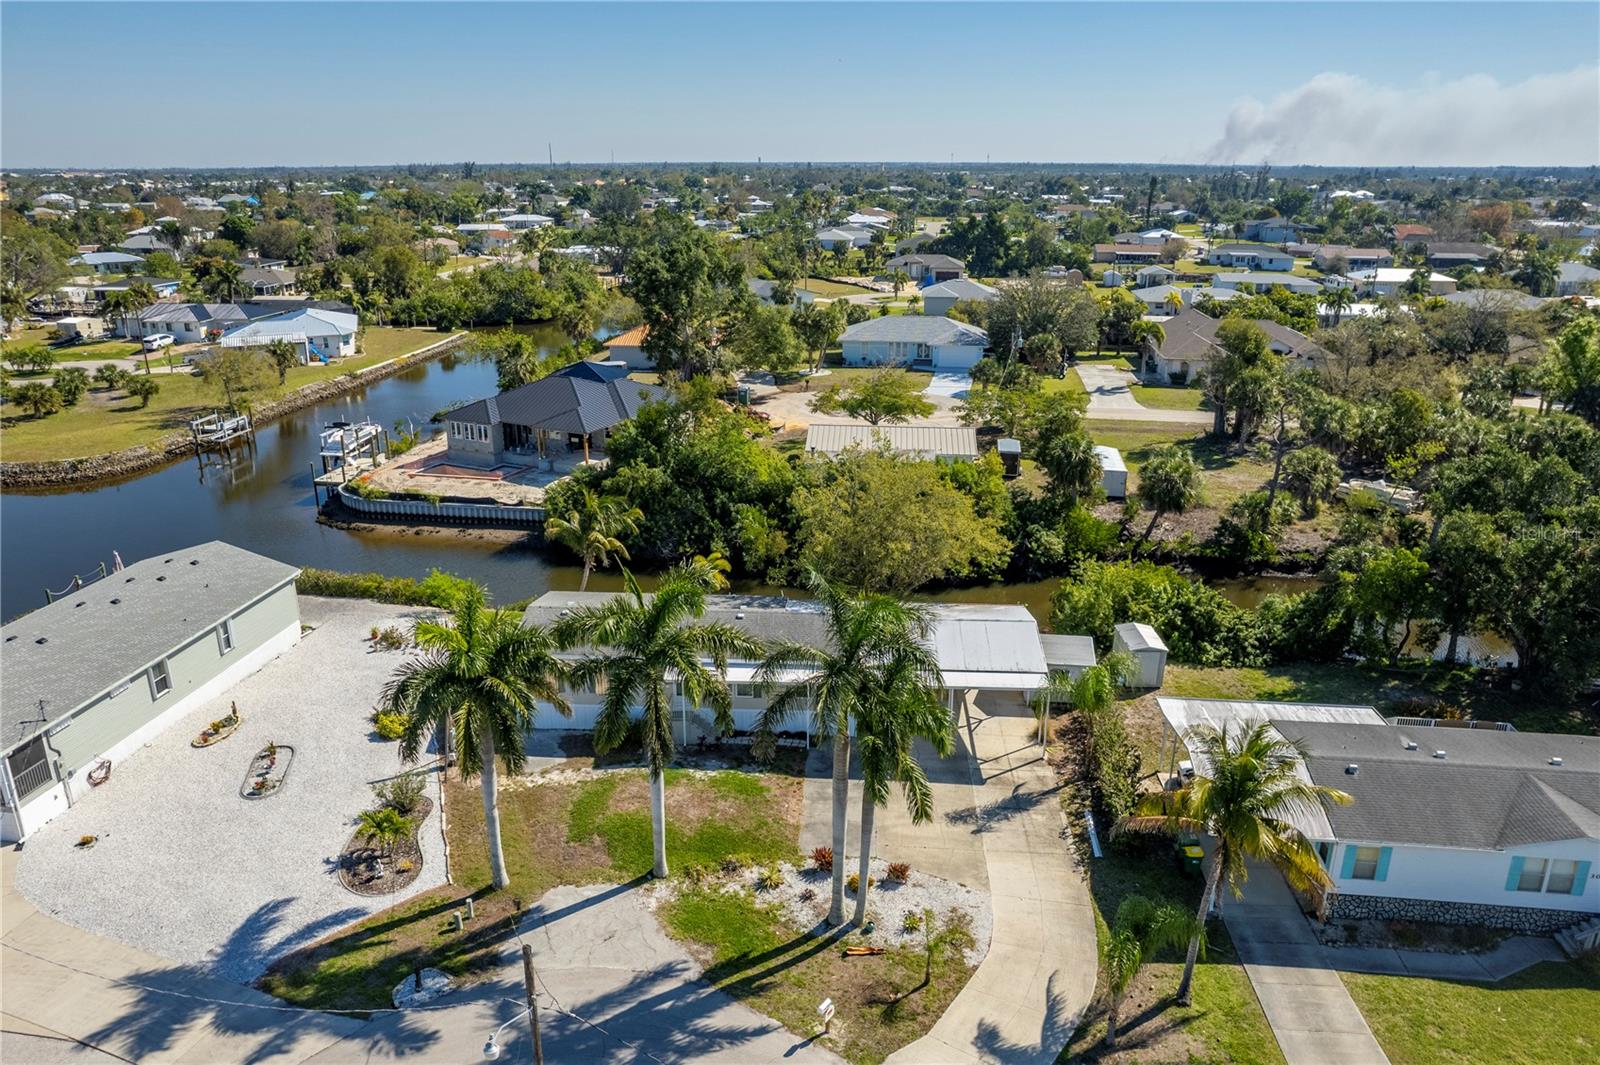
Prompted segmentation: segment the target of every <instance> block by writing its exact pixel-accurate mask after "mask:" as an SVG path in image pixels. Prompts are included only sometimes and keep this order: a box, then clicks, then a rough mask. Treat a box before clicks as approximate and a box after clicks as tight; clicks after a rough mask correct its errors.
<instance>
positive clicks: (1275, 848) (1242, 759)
mask: <svg viewBox="0 0 1600 1065" xmlns="http://www.w3.org/2000/svg"><path fill="white" fill-rule="evenodd" d="M1185 743H1186V744H1187V746H1188V748H1189V751H1190V753H1191V754H1192V755H1193V756H1194V759H1195V763H1196V767H1197V769H1202V770H1203V771H1202V772H1200V773H1199V774H1198V775H1196V776H1195V777H1194V778H1193V779H1192V780H1190V781H1189V783H1187V784H1185V785H1183V786H1182V787H1180V788H1179V789H1178V790H1176V791H1164V792H1160V793H1159V794H1155V795H1147V796H1146V797H1145V798H1144V799H1142V800H1141V801H1140V802H1139V805H1138V806H1137V807H1136V808H1135V809H1134V812H1133V813H1132V814H1131V815H1130V816H1128V817H1125V818H1123V819H1122V821H1121V822H1119V823H1118V824H1117V826H1116V828H1115V829H1114V833H1121V832H1155V833H1162V834H1165V835H1169V836H1178V835H1198V834H1201V833H1204V834H1206V835H1209V836H1210V837H1211V839H1212V847H1213V849H1212V854H1211V869H1210V871H1209V872H1208V873H1207V874H1206V885H1205V888H1204V890H1202V891H1201V893H1200V908H1199V910H1198V911H1197V912H1196V915H1195V919H1196V921H1197V922H1198V923H1200V924H1204V922H1205V919H1206V914H1207V913H1208V912H1209V911H1210V910H1211V908H1212V906H1213V904H1214V903H1215V902H1216V901H1217V899H1218V897H1219V895H1220V890H1221V886H1222V882H1223V880H1224V879H1226V880H1227V883H1228V886H1229V887H1230V888H1232V889H1233V893H1234V897H1235V898H1237V897H1239V896H1240V895H1242V894H1243V890H1242V885H1243V884H1244V882H1245V880H1246V879H1247V877H1248V876H1249V871H1248V868H1247V866H1246V864H1245V863H1246V861H1247V860H1248V859H1251V858H1254V859H1255V860H1257V861H1262V862H1267V863H1269V864H1270V865H1272V866H1273V867H1275V868H1276V869H1277V870H1278V871H1279V872H1280V873H1282V874H1283V876H1284V879H1286V880H1287V881H1288V882H1289V885H1290V886H1291V887H1294V888H1296V889H1298V890H1309V889H1310V888H1312V887H1325V886H1326V885H1328V884H1329V883H1331V881H1330V880H1329V878H1328V874H1327V872H1326V871H1325V870H1324V869H1323V868H1322V863H1321V861H1319V860H1318V858H1317V852H1316V850H1315V849H1313V848H1312V846H1311V843H1310V841H1308V840H1307V839H1306V837H1305V836H1304V835H1303V834H1301V832H1300V830H1299V829H1297V828H1295V827H1294V820H1295V818H1296V817H1297V816H1303V815H1306V814H1309V813H1311V812H1313V811H1316V810H1318V809H1319V808H1321V807H1324V806H1327V805H1328V804H1330V803H1339V804H1344V803H1348V802H1351V801H1352V800H1351V798H1350V796H1349V795H1347V794H1345V793H1344V792H1342V791H1339V790H1337V789H1335V788H1327V787H1323V786H1321V785H1319V784H1312V783H1310V782H1308V781H1306V780H1303V779H1301V778H1300V777H1299V776H1298V775H1297V770H1298V769H1299V766H1300V764H1301V762H1302V761H1303V760H1304V759H1305V749H1304V748H1303V747H1302V746H1301V745H1300V743H1299V742H1298V741H1296V740H1288V739H1284V738H1283V737H1282V736H1280V735H1279V734H1278V733H1276V732H1275V731H1274V730H1273V728H1272V726H1271V725H1269V724H1268V723H1267V722H1265V721H1261V722H1256V723H1254V724H1245V725H1236V726H1233V727H1230V726H1228V725H1224V726H1223V727H1222V728H1220V729H1219V728H1215V727H1213V726H1211V725H1196V726H1195V727H1193V728H1191V729H1190V730H1189V732H1188V734H1187V736H1186V737H1185ZM1199 950H1200V937H1199V935H1198V934H1196V935H1191V936H1190V938H1189V955H1188V957H1187V958H1186V959H1185V960H1184V965H1183V979H1182V981H1180V982H1179V984H1178V1002H1179V1004H1180V1005H1184V1006H1187V1005H1189V1003H1190V1001H1191V997H1192V994H1191V990H1190V985H1191V983H1192V982H1193V980H1194V962H1195V957H1196V955H1197V954H1198V953H1199Z"/></svg>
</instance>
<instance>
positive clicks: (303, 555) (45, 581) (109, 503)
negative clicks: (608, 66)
mask: <svg viewBox="0 0 1600 1065" xmlns="http://www.w3.org/2000/svg"><path fill="white" fill-rule="evenodd" d="M518 331H519V332H525V333H528V334H530V335H532V336H534V337H535V338H536V339H537V340H538V342H539V344H540V346H541V348H542V349H544V350H547V351H553V350H555V349H556V348H557V347H559V346H560V345H561V344H562V343H563V341H564V338H563V337H562V336H561V334H560V332H559V331H558V330H557V329H555V328H554V327H553V326H523V327H519V329H518ZM494 391H495V370H494V362H493V360H492V359H491V358H490V357H488V356H487V355H484V354H482V353H478V352H474V351H472V350H471V349H470V348H463V349H461V350H458V351H456V352H454V353H451V354H447V355H445V356H443V357H442V358H439V359H435V360H432V361H429V362H426V363H423V364H422V365H419V366H415V367H412V368H411V369H409V370H406V371H404V372H403V373H399V374H396V375H394V376H393V377H388V378H385V379H384V380H381V381H378V382H375V383H374V384H372V385H369V386H368V387H366V388H364V389H361V390H359V391H356V392H351V393H347V394H346V395H343V396H340V397H338V398H337V399H333V400H330V401H328V402H326V403H321V404H318V405H316V406H314V407H308V408H306V409H305V410H302V411H300V412H298V413H296V414H292V415H289V416H287V417H284V418H280V419H278V420H277V421H274V422H272V423H271V424H269V425H266V426H263V427H262V428H261V429H260V430H258V431H257V433H256V438H255V443H254V445H253V446H249V447H237V448H235V449H234V452H233V460H232V461H231V462H230V463H228V464H222V463H219V462H216V461H215V460H212V461H209V462H206V463H201V462H199V461H197V460H193V459H191V460H188V461H184V462H179V463H176V464H174V465H171V466H168V467H165V468H164V469H160V470H157V471H155V472H153V473H148V474H145V475H143V476H139V477H135V478H132V479H130V480H127V481H122V482H118V483H115V484H108V485H102V486H97V487H91V488H73V489H63V490H59V491H49V492H39V493H13V492H7V493H4V494H0V615H3V616H4V618H6V619H10V618H13V617H15V616H17V615H18V614H21V613H24V612H26V611H29V610H32V609H34V608H35V607H38V606H42V605H43V604H44V602H45V589H46V588H47V587H49V588H52V589H55V590H58V591H59V590H61V589H64V588H65V587H66V586H67V585H68V584H69V583H70V582H71V580H72V578H73V576H74V575H75V574H83V575H85V576H87V575H89V574H90V573H92V572H94V571H95V570H96V567H97V566H98V565H99V563H100V562H102V561H103V562H106V563H107V564H108V565H109V564H110V561H111V557H112V552H113V551H115V552H118V553H120V554H121V556H122V558H123V559H124V560H125V561H133V560H136V559H140V558H145V557H147V556H149V555H154V554H159V553H160V552H163V551H169V550H171V549H172V548H174V547H181V546H186V545H189V544H194V543H200V542H203V541H207V540H226V541H228V542H230V543H234V544H238V545H239V546H241V547H245V548H249V549H250V550H252V551H256V552H259V553H261V554H264V555H269V556H271V557H273V558H277V559H280V560H282V561H284V562H288V563H291V564H293V565H297V566H316V567H319V568H322V569H333V570H344V571H367V570H371V571H375V572H379V573H386V574H389V575H392V576H404V577H424V576H426V575H427V574H428V571H429V570H430V569H433V568H435V567H437V568H439V569H443V570H447V571H449V572H452V573H457V574H460V575H461V576H464V577H469V578H471V579H473V580H475V581H479V582H481V583H483V584H484V585H486V586H487V587H488V588H489V590H490V591H491V593H493V595H494V598H495V599H496V600H498V601H500V602H510V601H513V600H516V599H521V598H524V597H527V596H533V595H538V594H541V593H543V592H545V591H548V590H550V589H575V588H577V586H578V581H579V578H580V576H581V574H580V571H579V569H578V567H576V566H570V565H560V564H552V562H551V560H550V558H549V557H548V556H547V555H546V554H545V553H544V552H542V551H540V550H537V549H535V548H532V547H530V546H529V545H528V544H527V543H526V542H525V541H524V540H522V539H518V540H516V541H514V542H511V543H491V542H485V541H482V540H474V539H471V538H469V537H459V538H458V537H455V536H451V535H438V534H435V535H418V534H416V533H413V532H408V531H402V530H399V529H381V530H378V531H366V532H360V531H351V530H344V529H334V528H329V527H328V526H326V525H320V524H318V523H317V521H316V503H315V501H314V497H313V495H312V488H311V477H312V464H313V463H314V462H315V461H316V456H317V444H318V433H319V431H320V430H321V428H322V426H324V425H326V424H327V423H329V422H334V421H341V420H344V421H354V420H359V419H361V418H371V419H372V420H374V421H376V422H378V423H379V424H380V425H383V426H386V427H393V425H394V424H395V423H396V422H409V423H412V424H414V425H416V426H418V427H422V428H423V429H424V432H425V434H426V433H429V432H432V431H434V430H435V428H436V427H434V426H432V425H430V421H429V420H430V419H431V418H432V416H433V415H434V413H435V412H437V411H440V410H444V409H447V408H449V407H453V406H456V405H458V404H461V403H466V402H469V401H471V400H474V399H478V398H481V397H483V396H488V395H492V394H494ZM644 583H645V584H646V586H648V584H649V581H648V579H645V580H644ZM1210 583H1211V584H1212V586H1213V587H1215V588H1217V590H1218V591H1220V592H1221V593H1222V594H1223V595H1225V596H1226V597H1227V598H1229V599H1230V600H1232V601H1233V602H1236V603H1238V604H1240V605H1241V606H1252V607H1253V606H1255V605H1257V604H1258V603H1260V601H1261V600H1262V599H1263V598H1265V597H1266V596H1267V595H1269V594H1272V593H1284V592H1301V591H1307V590H1309V589H1310V588H1312V587H1314V586H1315V580H1314V579H1313V578H1309V577H1250V578H1237V579H1226V580H1214V581H1212V582H1210ZM589 586H590V588H592V589H594V590H597V591H603V590H612V589H616V588H619V587H620V586H621V579H620V576H619V575H618V574H617V573H616V571H615V570H612V571H609V572H607V571H599V572H596V573H595V574H594V575H593V576H592V577H591V578H590V581H589ZM1055 586H1056V582H1055V581H1053V580H1050V581H1035V582H1031V583H1025V584H1010V585H991V586H982V587H975V588H957V589H950V590H946V591H943V592H935V593H931V594H930V595H928V596H927V598H931V599H935V600H940V601H947V602H984V603H1018V604H1021V605H1023V606H1026V607H1028V609H1029V610H1030V611H1032V612H1033V614H1034V615H1035V616H1036V617H1038V618H1039V620H1040V621H1041V622H1048V620H1049V615H1050V594H1051V593H1052V592H1053V591H1054V590H1055ZM734 590H736V591H743V592H754V593H762V592H771V593H776V592H778V591H780V590H781V589H777V588H772V587H768V586H764V585H759V584H755V583H753V582H739V583H738V584H736V585H735V588H734ZM1473 650H1474V651H1475V652H1479V653H1482V652H1485V651H1488V650H1489V648H1487V647H1485V648H1478V647H1476V646H1474V647H1473ZM1494 650H1499V648H1498V647H1496V648H1494Z"/></svg>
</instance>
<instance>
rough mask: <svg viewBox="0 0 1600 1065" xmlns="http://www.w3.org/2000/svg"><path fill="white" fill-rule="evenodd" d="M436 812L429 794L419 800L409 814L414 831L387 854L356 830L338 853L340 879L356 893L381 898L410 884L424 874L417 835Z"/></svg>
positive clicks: (420, 847) (420, 846)
mask: <svg viewBox="0 0 1600 1065" xmlns="http://www.w3.org/2000/svg"><path fill="white" fill-rule="evenodd" d="M431 813H433V800H432V799H430V798H428V797H427V796H426V795H424V796H421V797H420V798H418V799H417V805H416V807H415V809H413V810H412V811H411V812H410V813H409V814H407V815H406V816H407V817H409V818H410V820H411V834H410V835H408V836H406V837H405V838H404V839H402V840H399V841H398V842H396V843H395V845H394V848H393V849H392V850H390V851H389V852H387V853H385V852H384V851H383V850H381V849H380V848H377V847H374V846H372V845H371V844H369V843H368V842H367V841H366V840H365V839H364V838H362V835H361V830H360V829H357V830H356V831H355V832H354V833H352V834H351V836H350V841H349V842H348V843H346V844H345V845H344V850H343V851H341V852H340V853H339V882H340V883H341V884H343V885H344V886H345V888H346V889H347V890H349V891H352V892H354V893H355V894H357V895H366V896H369V897H382V896H384V895H389V894H393V893H394V892H396V891H401V890H403V889H405V888H408V887H410V886H411V885H412V884H413V883H415V882H416V879H417V877H419V876H421V875H422V845H421V843H420V842H419V839H418V836H419V834H420V833H421V831H422V826H423V824H424V823H425V822H426V821H427V820H428V815H429V814H431Z"/></svg>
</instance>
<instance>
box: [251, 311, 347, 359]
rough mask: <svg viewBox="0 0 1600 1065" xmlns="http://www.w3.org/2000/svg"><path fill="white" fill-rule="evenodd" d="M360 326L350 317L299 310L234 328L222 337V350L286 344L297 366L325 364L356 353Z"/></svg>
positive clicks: (335, 313) (342, 314)
mask: <svg viewBox="0 0 1600 1065" xmlns="http://www.w3.org/2000/svg"><path fill="white" fill-rule="evenodd" d="M360 324H361V323H360V319H358V318H357V317H356V316H355V315H353V314H345V313H344V312H342V311H324V310H318V309H316V308H314V307H303V308H299V309H296V310H292V311H286V312H284V313H283V314H275V315H273V316H271V317H269V318H258V319H256V320H255V321H253V322H246V323H244V324H242V325H237V326H234V327H232V328H230V329H228V330H227V331H225V332H224V333H223V334H222V346H223V347H225V348H247V347H257V346H265V345H267V344H270V343H272V342H273V341H275V340H286V341H288V342H289V343H290V344H293V345H294V348H295V350H296V351H297V352H298V353H299V355H300V361H301V362H311V361H312V360H317V361H319V362H328V361H330V360H332V359H342V358H347V357H349V356H351V355H354V354H355V353H356V330H357V329H358V328H359V327H360Z"/></svg>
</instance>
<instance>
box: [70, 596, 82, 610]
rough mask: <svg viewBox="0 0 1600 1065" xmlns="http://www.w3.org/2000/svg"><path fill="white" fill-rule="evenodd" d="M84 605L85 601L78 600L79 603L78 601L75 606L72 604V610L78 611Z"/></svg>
mask: <svg viewBox="0 0 1600 1065" xmlns="http://www.w3.org/2000/svg"><path fill="white" fill-rule="evenodd" d="M82 605H83V600H81V599H80V600H78V601H77V602H76V603H73V604H72V609H74V610H76V609H78V608H79V607H80V606H82Z"/></svg>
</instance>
